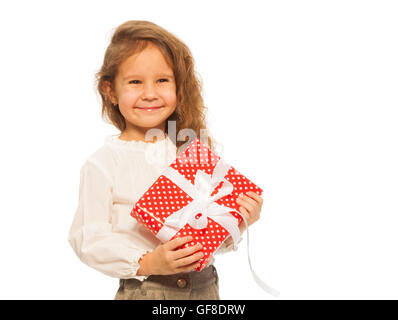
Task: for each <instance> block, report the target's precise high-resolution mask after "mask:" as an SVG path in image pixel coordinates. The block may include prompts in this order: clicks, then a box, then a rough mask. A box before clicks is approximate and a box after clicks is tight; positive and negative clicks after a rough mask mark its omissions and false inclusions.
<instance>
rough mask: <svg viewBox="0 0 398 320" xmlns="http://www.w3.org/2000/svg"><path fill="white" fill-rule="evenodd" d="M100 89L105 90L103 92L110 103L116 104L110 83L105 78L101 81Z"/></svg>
mask: <svg viewBox="0 0 398 320" xmlns="http://www.w3.org/2000/svg"><path fill="white" fill-rule="evenodd" d="M102 91H103V92H105V94H106V95H107V97H108V99H109V101H110V102H111V103H113V104H117V98H116V95H115V93H114V91H113V88H112V84H111V83H110V81H108V80H105V81H104V82H103V84H102Z"/></svg>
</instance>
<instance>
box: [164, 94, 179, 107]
mask: <svg viewBox="0 0 398 320" xmlns="http://www.w3.org/2000/svg"><path fill="white" fill-rule="evenodd" d="M163 100H164V102H165V103H166V104H167V105H168V106H170V107H175V105H176V103H177V96H176V94H175V92H173V91H167V92H164V93H163Z"/></svg>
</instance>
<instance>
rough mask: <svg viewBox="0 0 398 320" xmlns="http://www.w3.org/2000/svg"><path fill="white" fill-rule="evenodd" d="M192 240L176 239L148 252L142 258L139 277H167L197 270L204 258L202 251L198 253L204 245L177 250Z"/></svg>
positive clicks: (187, 238) (189, 237)
mask: <svg viewBox="0 0 398 320" xmlns="http://www.w3.org/2000/svg"><path fill="white" fill-rule="evenodd" d="M192 239H193V238H192V237H191V236H187V237H183V238H175V239H173V240H170V241H168V242H166V243H163V244H160V245H158V246H157V247H156V248H155V250H153V251H152V252H148V253H147V254H145V255H144V256H143V257H142V258H141V260H140V261H139V262H140V268H139V270H138V271H137V275H151V274H161V275H167V274H175V273H180V272H190V271H193V270H195V268H197V267H199V265H200V263H199V262H198V260H199V259H201V258H203V252H202V251H200V252H196V251H198V250H200V249H202V245H201V244H200V243H198V244H196V245H194V246H188V247H186V248H184V249H179V250H176V248H178V247H180V246H182V245H183V244H184V243H187V242H190V241H192ZM195 252H196V253H195Z"/></svg>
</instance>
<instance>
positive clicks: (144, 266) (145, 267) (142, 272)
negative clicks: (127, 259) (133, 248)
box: [137, 252, 151, 276]
mask: <svg viewBox="0 0 398 320" xmlns="http://www.w3.org/2000/svg"><path fill="white" fill-rule="evenodd" d="M150 254H151V252H147V253H146V254H144V255H143V256H142V257H141V258H140V259H139V260H138V263H139V265H140V267H139V268H138V270H137V276H150V275H151V273H150V270H149V266H150V263H148V260H149V259H150Z"/></svg>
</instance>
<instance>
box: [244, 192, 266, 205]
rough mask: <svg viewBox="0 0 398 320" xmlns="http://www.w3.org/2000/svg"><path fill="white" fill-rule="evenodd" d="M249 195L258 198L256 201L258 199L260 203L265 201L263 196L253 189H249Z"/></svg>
mask: <svg viewBox="0 0 398 320" xmlns="http://www.w3.org/2000/svg"><path fill="white" fill-rule="evenodd" d="M247 195H248V196H249V197H252V198H253V199H254V200H256V201H257V202H258V203H260V204H262V203H263V201H264V199H263V197H261V196H260V195H259V194H257V193H255V192H253V191H249V192H248V193H247Z"/></svg>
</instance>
